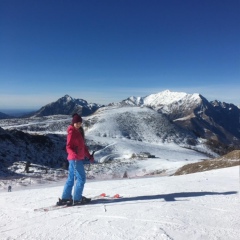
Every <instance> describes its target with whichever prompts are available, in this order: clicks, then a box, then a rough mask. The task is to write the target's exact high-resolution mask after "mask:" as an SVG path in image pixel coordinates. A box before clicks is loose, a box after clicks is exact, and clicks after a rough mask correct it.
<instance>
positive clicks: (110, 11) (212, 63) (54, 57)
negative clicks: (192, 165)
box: [0, 0, 240, 109]
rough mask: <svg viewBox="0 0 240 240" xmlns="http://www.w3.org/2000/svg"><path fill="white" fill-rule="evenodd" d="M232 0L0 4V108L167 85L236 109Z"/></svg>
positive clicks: (4, 0) (237, 55) (104, 98)
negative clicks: (234, 105) (63, 97)
mask: <svg viewBox="0 0 240 240" xmlns="http://www.w3.org/2000/svg"><path fill="white" fill-rule="evenodd" d="M239 9H240V1H239V0H230V1H229V0H225V1H224V0H181V1H180V0H71V1H67V0H66V1H65V0H54V1H53V0H41V1H40V0H38V1H37V0H35V1H33V0H21V1H19V0H1V1H0V109H6V108H15V109H16V108H24V109H27V108H29V109H38V108H40V107H42V106H43V105H45V104H47V103H50V102H53V101H56V100H57V99H58V98H60V97H62V96H64V95H65V94H69V95H70V96H72V97H74V98H82V99H85V100H87V101H88V102H95V103H101V104H108V103H111V102H118V101H121V100H123V99H125V98H127V97H129V96H141V97H144V96H146V95H149V94H152V93H157V92H161V91H163V90H166V89H169V90H171V91H181V92H187V93H200V94H202V95H203V96H204V97H206V98H207V99H208V100H215V99H218V100H220V101H225V102H228V103H234V104H236V105H240V97H239V92H240V81H239V80H240V79H239V76H240V44H239V43H240V31H239V23H240V14H239Z"/></svg>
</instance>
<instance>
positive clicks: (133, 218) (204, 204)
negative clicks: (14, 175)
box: [0, 167, 240, 240]
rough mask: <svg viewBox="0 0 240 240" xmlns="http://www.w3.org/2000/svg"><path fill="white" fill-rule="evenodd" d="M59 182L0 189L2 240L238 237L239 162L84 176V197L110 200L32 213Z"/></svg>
mask: <svg viewBox="0 0 240 240" xmlns="http://www.w3.org/2000/svg"><path fill="white" fill-rule="evenodd" d="M62 189H63V186H55V187H46V188H38V189H30V188H27V190H20V191H14V188H13V192H11V193H8V192H1V193H0V238H1V240H13V239H17V240H19V239H20V240H29V239H34V240H42V239H44V240H45V239H49V240H50V239H57V240H61V239H63V240H65V239H73V240H74V239H82V240H89V239H91V240H94V239H96V240H98V239H101V240H111V239H114V240H127V239H129V240H133V239H134V240H136V239H137V240H153V239H158V240H159V239H160V240H161V239H164V240H186V239H198V240H200V239H202V240H206V239H218V240H225V239H228V240H237V239H239V236H240V210H239V209H240V203H239V193H238V191H239V167H232V168H225V169H220V170H214V171H208V172H202V173H196V174H190V175H182V176H171V177H152V178H140V179H124V180H114V181H113V180H112V181H88V182H87V183H86V186H85V192H84V194H85V196H95V195H98V194H100V193H102V192H105V193H107V194H110V195H114V194H116V193H119V194H120V195H121V196H122V197H123V198H120V199H118V200H115V201H112V202H104V201H102V202H99V203H98V204H92V205H86V206H80V207H79V206H78V207H72V208H65V209H60V210H56V211H50V212H35V211H34V209H35V208H39V207H43V206H49V205H52V204H53V203H55V202H56V200H57V197H58V196H60V195H61V193H62Z"/></svg>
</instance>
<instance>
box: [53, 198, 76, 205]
mask: <svg viewBox="0 0 240 240" xmlns="http://www.w3.org/2000/svg"><path fill="white" fill-rule="evenodd" d="M72 202H73V201H72V199H61V198H59V199H58V202H57V203H56V205H57V206H62V205H71V204H72Z"/></svg>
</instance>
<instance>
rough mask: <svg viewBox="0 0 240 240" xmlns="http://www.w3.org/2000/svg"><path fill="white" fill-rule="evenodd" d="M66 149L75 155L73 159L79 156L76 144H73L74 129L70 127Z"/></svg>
mask: <svg viewBox="0 0 240 240" xmlns="http://www.w3.org/2000/svg"><path fill="white" fill-rule="evenodd" d="M66 150H67V153H68V154H69V155H71V156H72V157H73V159H76V158H77V153H76V149H74V145H73V130H72V129H70V130H69V131H68V135H67V145H66Z"/></svg>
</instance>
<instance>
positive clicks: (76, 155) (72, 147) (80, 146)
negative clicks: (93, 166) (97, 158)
mask: <svg viewBox="0 0 240 240" xmlns="http://www.w3.org/2000/svg"><path fill="white" fill-rule="evenodd" d="M67 133H68V135H67V145H66V150H67V153H68V157H67V159H68V160H84V158H85V157H87V158H90V157H91V155H90V153H89V151H88V148H87V146H86V145H85V142H84V139H83V136H82V134H81V132H80V131H79V130H78V129H76V128H75V127H74V126H72V125H70V126H69V127H68V129H67Z"/></svg>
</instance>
